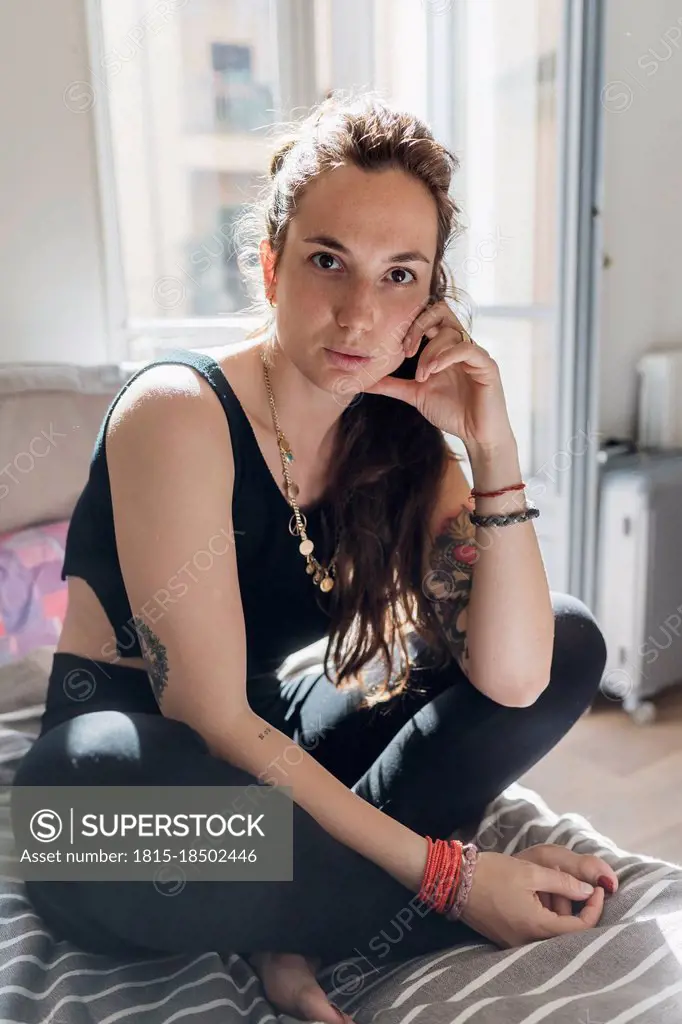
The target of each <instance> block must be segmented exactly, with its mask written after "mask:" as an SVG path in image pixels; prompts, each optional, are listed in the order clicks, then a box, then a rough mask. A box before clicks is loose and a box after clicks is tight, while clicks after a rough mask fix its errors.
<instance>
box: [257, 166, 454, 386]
mask: <svg viewBox="0 0 682 1024" xmlns="http://www.w3.org/2000/svg"><path fill="white" fill-rule="evenodd" d="M437 230H438V225H437V212H436V204H435V202H434V200H433V198H432V196H431V195H430V193H429V191H428V189H427V188H426V187H425V186H424V185H423V184H422V182H421V181H419V180H418V179H416V178H414V177H412V176H411V175H408V174H406V173H405V172H404V171H402V170H399V169H394V168H391V169H387V170H382V171H374V172H370V171H364V170H361V169H360V168H358V167H355V166H354V165H344V166H342V167H339V168H336V169H334V170H332V171H327V172H325V173H324V174H322V175H320V177H319V178H316V179H315V180H314V181H312V182H311V183H310V185H309V186H308V187H307V188H306V190H305V192H304V195H303V197H302V199H301V201H300V203H299V206H298V210H297V212H296V215H295V217H293V218H292V221H291V223H290V225H289V230H288V233H287V238H286V242H285V245H284V251H283V253H282V258H281V260H280V263H279V266H278V268H277V271H276V275H275V278H274V280H273V278H272V275H271V271H270V267H271V262H269V259H268V257H269V255H270V250H269V246H268V245H267V243H265V242H264V243H262V245H261V262H262V265H263V273H264V278H265V285H266V292H267V294H268V295H269V296H270V298H272V299H274V300H275V302H276V308H275V311H274V312H275V316H276V324H275V326H276V331H277V336H278V339H279V344H280V346H281V348H282V350H283V351H284V352H285V353H286V355H287V356H288V357H289V358H290V359H291V360H292V362H293V363H294V364H295V365H296V366H297V367H298V369H299V370H300V371H301V372H302V373H303V374H304V375H305V376H306V377H308V379H309V380H311V381H312V382H313V383H315V384H317V385H318V386H319V387H321V388H324V389H325V390H336V389H338V388H339V386H340V385H339V378H343V381H344V384H343V391H344V393H345V394H351V393H352V392H353V391H355V392H357V391H359V390H361V389H362V388H363V387H368V386H369V385H370V384H372V383H373V382H374V381H376V380H379V379H380V378H381V377H385V376H386V375H387V374H389V373H392V372H393V371H394V370H395V369H397V368H398V367H399V366H400V364H401V363H402V362H403V360H404V358H405V354H404V348H403V338H404V337H405V334H406V333H407V330H408V328H409V326H410V324H411V323H412V321H413V320H414V318H415V317H416V316H417V315H418V313H419V312H420V311H421V310H422V309H423V308H424V307H425V305H426V303H427V300H428V298H429V294H430V292H429V288H430V283H431V277H432V273H433V263H434V259H435V254H436V244H437ZM322 239H324V241H323V240H322ZM341 247H345V248H343V249H342V248H341ZM396 257H399V258H396ZM328 349H335V350H339V349H340V350H342V351H344V352H350V353H352V354H357V355H362V356H366V357H368V358H367V360H366V361H365V362H362V363H357V364H353V366H352V367H350V366H341V365H339V362H338V360H334V358H333V356H331V355H330V354H329V353H328V351H326V350H328Z"/></svg>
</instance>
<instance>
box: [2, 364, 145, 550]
mask: <svg viewBox="0 0 682 1024" xmlns="http://www.w3.org/2000/svg"><path fill="white" fill-rule="evenodd" d="M137 365H140V364H133V363H127V364H108V365H100V366H77V365H71V364H57V363H54V364H50V363H25V364H20V363H5V364H0V534H2V533H6V532H8V531H10V530H18V529H21V528H23V527H28V526H34V525H36V524H37V523H44V522H49V521H51V520H56V519H67V518H68V517H69V516H70V515H71V512H72V511H73V508H74V505H75V503H76V500H77V498H78V495H79V494H80V491H81V490H82V488H83V485H84V483H85V481H86V479H87V475H88V469H89V465H90V458H91V456H92V450H93V447H94V443H95V440H96V438H97V432H98V430H99V427H100V425H101V423H102V420H103V419H104V416H105V414H106V411H107V409H108V407H109V404H110V402H111V400H112V399H113V397H114V396H115V395H116V393H117V392H118V391H119V389H120V388H121V387H122V386H123V384H124V383H125V381H126V380H127V379H128V378H129V377H130V375H131V374H132V373H133V372H134V370H135V368H136V366H137Z"/></svg>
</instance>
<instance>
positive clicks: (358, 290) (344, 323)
mask: <svg viewBox="0 0 682 1024" xmlns="http://www.w3.org/2000/svg"><path fill="white" fill-rule="evenodd" d="M375 318H376V312H375V308H374V295H373V289H372V285H371V283H369V282H367V283H363V282H354V283H352V284H349V285H348V287H347V288H346V289H345V291H344V294H343V298H342V299H341V300H340V302H339V307H338V310H337V313H336V322H337V323H338V325H339V327H343V328H345V329H346V330H347V331H348V333H349V334H351V335H356V334H357V335H361V334H365V333H366V332H368V331H371V330H372V329H373V327H374V323H375Z"/></svg>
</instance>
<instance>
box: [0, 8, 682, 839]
mask: <svg viewBox="0 0 682 1024" xmlns="http://www.w3.org/2000/svg"><path fill="white" fill-rule="evenodd" d="M570 8H573V11H572V14H571V11H570ZM567 10H569V15H568V16H567ZM578 12H581V17H582V21H580V19H579V18H578ZM599 22H600V23H601V27H602V31H603V40H604V45H603V48H602V49H601V51H600V52H599V53H598V54H596V55H595V52H594V48H595V47H596V46H597V41H596V40H595V38H593V37H592V36H591V35H590V31H591V29H592V28H593V27H594V26H595V25H596V24H598V23H599ZM0 28H1V29H2V31H0V83H1V86H2V94H3V96H4V97H5V102H4V103H3V105H2V107H1V108H0V137H2V140H3V153H2V157H1V158H0V224H2V232H3V233H2V243H3V244H2V246H0V268H1V270H0V363H15V362H21V363H25V362H50V363H70V362H75V363H81V364H82V363H93V364H95V363H105V362H110V361H114V362H116V361H132V362H134V361H138V360H146V359H148V358H151V357H152V356H153V355H154V353H155V352H156V351H158V349H159V347H162V346H163V345H166V344H175V343H176V342H180V343H190V344H193V345H197V346H208V345H210V344H218V343H220V344H224V343H225V340H226V339H228V338H235V339H238V338H239V337H241V336H243V333H244V330H245V325H246V321H245V319H244V314H243V310H244V309H245V307H246V305H247V304H248V299H247V296H246V294H245V292H244V291H243V288H242V284H241V282H240V279H239V276H238V273H237V269H236V263H235V261H234V257H233V254H232V253H231V252H230V246H229V233H230V225H231V223H232V219H233V217H234V215H235V213H236V211H237V209H238V208H239V205H240V203H241V202H242V201H243V199H244V197H247V196H248V194H249V190H250V189H251V188H252V187H253V186H254V183H255V181H256V178H257V176H258V175H260V174H262V173H264V171H265V168H266V166H267V163H266V162H267V154H268V142H267V132H266V130H265V129H266V126H267V125H269V124H271V123H272V122H273V121H274V120H276V116H275V114H274V113H273V111H278V112H282V113H284V114H285V116H286V115H287V114H288V112H289V111H292V110H294V109H296V108H298V109H299V110H300V109H301V107H305V106H306V105H307V104H308V103H312V102H314V101H315V100H318V99H320V98H322V97H323V96H324V95H325V94H326V92H327V91H328V90H329V89H330V88H337V87H341V88H348V87H352V86H362V85H368V86H372V87H376V88H378V89H380V90H382V91H384V93H385V94H386V95H387V96H388V97H389V98H391V99H392V100H395V101H396V102H398V103H402V104H404V105H405V106H407V107H409V108H410V109H413V110H414V111H415V112H417V113H420V114H422V115H423V116H425V117H426V118H427V119H428V120H429V121H430V123H432V125H433V127H434V129H435V131H436V133H437V134H438V135H439V136H440V137H441V138H442V139H443V141H445V142H446V143H447V144H450V145H451V146H452V148H454V149H455V151H456V152H457V153H458V155H459V156H460V158H461V160H462V170H461V172H460V175H459V178H458V181H457V182H456V186H455V190H456V192H457V194H458V195H459V196H460V198H461V201H462V204H463V206H464V209H465V214H466V221H467V224H468V231H467V232H466V234H465V236H464V237H463V239H462V240H461V242H460V243H459V245H458V247H457V249H456V251H454V252H453V254H452V264H453V268H454V270H455V274H456V279H457V281H458V283H459V284H460V285H461V286H463V287H464V288H465V290H466V291H467V293H468V294H469V295H470V296H471V298H472V299H473V301H474V308H475V319H474V332H473V333H474V334H475V336H476V337H477V340H480V341H481V343H482V344H483V345H485V346H486V347H488V348H489V349H490V350H491V351H492V352H493V354H494V355H495V356H496V358H498V359H499V361H500V364H501V366H502V369H503V374H504V378H505V391H506V394H507V396H508V401H509V407H510V413H511V415H512V417H513V421H514V426H515V429H516V432H517V437H518V440H519V445H520V450H521V453H522V457H523V462H524V472H527V473H528V475H529V476H532V477H533V478H534V479H538V480H541V481H542V482H543V484H544V486H545V495H546V502H547V516H546V517H545V520H544V522H543V520H540V521H539V528H540V524H542V529H544V530H546V531H547V532H546V533H545V535H543V543H544V545H545V546H544V551H545V554H546V556H547V560H548V567H549V569H550V581H551V583H552V585H553V586H554V587H555V589H571V590H572V592H578V593H579V596H583V597H585V598H587V599H590V598H591V597H593V594H594V590H593V587H594V578H593V572H592V575H591V569H592V566H593V563H594V560H595V548H594V544H595V539H594V536H592V537H591V539H590V536H589V530H587V531H586V528H585V524H584V523H582V524H581V528H580V530H579V531H578V532H577V533H576V532H575V530H574V527H575V523H574V521H573V520H574V519H575V513H576V508H577V507H578V506H577V504H576V498H575V494H576V493H578V494H579V495H581V496H582V499H584V503H586V504H587V506H588V510H589V506H590V504H591V503H592V502H593V501H594V496H595V468H594V466H591V468H590V470H589V471H587V470H585V469H584V467H583V466H582V465H580V466H579V467H576V465H572V466H571V467H570V473H575V472H578V473H579V480H578V490H577V492H576V490H575V489H574V490H573V492H572V494H573V497H572V499H571V498H570V496H567V492H566V488H565V487H564V486H563V484H564V482H565V481H564V480H563V479H562V474H565V469H564V468H562V467H563V466H564V463H563V462H561V461H560V460H556V458H555V456H556V454H557V452H563V451H564V449H566V448H567V447H568V445H569V442H570V441H571V438H572V436H573V435H572V433H571V419H570V410H569V412H567V418H566V419H565V420H563V421H561V422H559V421H557V419H556V417H555V412H556V403H557V402H559V401H561V402H563V403H564V405H568V404H570V401H569V398H570V395H569V392H568V390H567V388H568V378H567V374H568V375H570V374H571V373H572V372H574V371H575V366H576V365H577V363H578V361H579V360H583V361H584V366H585V369H584V381H585V387H584V389H583V391H582V393H581V390H580V388H581V385H580V382H579V381H578V382H576V380H575V379H573V380H572V383H571V386H572V387H573V388H574V391H573V392H571V394H575V393H578V394H579V395H581V397H580V401H581V402H583V403H584V404H583V405H582V406H581V409H582V413H581V415H582V416H584V418H585V420H586V421H587V425H588V431H589V433H590V436H591V438H592V440H591V441H590V447H589V449H585V451H586V452H587V453H588V458H591V457H593V456H594V454H595V451H596V447H597V446H598V445H599V444H600V443H602V442H604V441H606V440H607V439H609V438H616V439H622V440H628V439H630V440H632V439H633V438H634V437H635V432H636V397H637V395H636V389H637V373H636V369H637V364H638V360H639V359H640V357H641V356H642V355H643V354H644V353H645V352H647V351H649V350H651V349H653V348H656V349H661V348H663V349H666V348H679V347H680V346H681V345H682V289H681V288H680V287H679V283H678V276H679V270H680V267H682V201H681V187H682V185H681V178H680V166H681V165H682V132H681V131H680V125H681V124H682V52H681V51H682V3H680V2H679V0H646V2H644V0H604V2H603V3H599V0H595V2H594V3H591V2H589V0H585V2H584V3H582V2H581V3H578V2H576V3H575V4H572V3H571V0H568V3H567V4H565V3H563V2H562V0H248V2H247V0H175V2H167V3H161V2H157V3H149V2H146V0H144V2H143V0H99V2H97V0H51V2H50V3H49V4H45V3H43V2H41V0H22V3H21V4H6V5H3V6H2V7H1V8H0ZM578 51H579V52H578ZM584 73H587V74H588V75H589V76H593V77H590V78H589V82H590V83H591V85H592V87H593V88H596V89H597V90H598V101H597V102H594V94H592V97H591V98H590V96H584V95H582V96H581V81H580V79H581V74H584ZM562 83H569V85H570V88H571V89H572V97H573V98H572V103H573V106H572V107H571V108H570V110H567V108H566V107H565V103H566V96H565V95H564V93H563V91H562ZM581 125H582V130H583V137H582V139H579V136H580V131H581ZM590 133H592V134H590ZM586 189H591V190H593V202H592V208H591V210H590V211H589V216H588V222H587V224H585V223H584V222H583V223H582V224H580V223H579V220H580V217H579V215H578V214H577V213H576V209H575V207H574V206H572V205H571V204H572V203H575V201H576V198H577V197H581V198H582V200H583V203H584V199H585V195H586V194H587V193H586V191H585V190H586ZM567 226H568V227H567ZM576 246H577V248H576ZM581 246H582V248H581ZM585 267H588V269H589V273H587V274H585ZM568 306H570V309H571V313H570V315H568V316H567V312H566V311H567V308H568ZM588 307H589V308H588ZM559 325H560V327H561V330H559V329H558V328H559ZM588 335H589V338H588ZM681 401H682V397H681ZM595 439H596V440H595ZM570 450H571V451H572V452H573V455H574V456H575V449H574V448H571V449H570ZM588 458H586V459H582V460H576V459H575V458H573V462H574V463H575V462H576V461H580V462H587V461H588ZM593 461H594V460H593ZM548 467H549V468H548ZM580 515H581V516H583V515H585V513H584V510H580ZM571 531H573V533H572V536H573V550H571V549H570V547H569V546H568V545H567V543H566V538H567V537H568V536H569V533H570V532H571ZM590 544H591V545H592V546H590ZM677 642H678V643H679V647H680V652H681V653H680V662H681V671H680V676H681V678H682V636H681V637H680V638H678V641H677ZM661 708H662V710H661V713H660V716H659V719H658V720H657V721H656V722H655V723H652V724H651V725H649V726H648V727H647V728H646V729H642V728H641V727H638V726H636V725H635V724H634V723H633V722H631V721H630V720H629V719H628V718H627V716H625V715H624V714H623V713H622V712H621V711H620V710H619V709H618V708H617V707H616V706H615V704H614V702H611V703H610V704H609V706H608V707H607V708H606V710H605V711H603V712H599V711H598V710H595V712H594V714H593V715H590V716H588V717H587V718H586V719H585V720H584V721H582V722H581V723H579V725H578V726H577V727H576V730H575V733H574V734H573V735H572V736H571V738H570V743H568V744H567V745H565V749H562V750H559V749H558V750H557V751H556V752H553V754H552V755H551V756H550V758H548V759H547V764H543V768H542V773H541V775H540V776H532V777H530V778H529V784H531V783H532V782H534V781H537V785H538V790H539V791H540V792H542V794H543V796H545V797H546V798H547V799H548V801H549V802H550V804H552V802H553V801H552V797H553V796H555V797H556V800H557V802H558V808H557V809H561V808H562V805H566V806H567V807H569V808H572V807H573V805H579V808H578V807H577V806H576V809H580V810H582V811H583V812H584V813H586V814H590V815H592V816H593V820H595V821H597V822H598V824H599V825H600V826H601V827H603V829H604V831H606V832H610V833H611V834H614V835H615V837H616V838H617V839H618V840H619V841H621V842H623V843H624V844H626V845H627V843H628V842H630V843H631V845H634V844H636V843H637V842H639V839H640V836H638V835H635V834H633V833H631V832H628V831H627V830H628V829H629V828H630V824H629V823H630V821H631V819H632V817H633V812H635V811H636V808H635V805H634V803H633V801H634V799H635V797H634V796H633V795H632V794H633V792H634V790H633V786H632V785H630V784H629V783H632V777H631V776H632V773H634V772H635V771H639V770H640V769H642V768H643V767H644V768H645V769H646V771H647V773H648V774H647V783H646V786H643V787H642V786H641V787H640V789H639V790H638V793H639V796H638V797H637V799H638V800H641V801H642V805H643V806H644V805H646V804H648V805H649V807H651V806H652V804H651V792H652V790H656V791H657V792H660V791H661V786H663V785H664V784H665V786H666V787H668V786H670V787H673V786H677V784H678V783H679V781H680V780H681V779H682V761H681V760H679V759H678V758H677V755H676V753H675V748H676V746H677V745H678V740H679V736H680V731H679V730H680V721H682V714H679V715H678V710H677V704H676V694H675V692H674V691H672V690H671V692H670V693H669V694H666V695H665V696H664V697H663V698H662V702H661ZM605 723H606V724H605ZM581 730H583V731H582V732H581ZM661 742H663V743H664V747H665V750H666V751H667V753H666V755H665V757H666V761H665V764H666V767H665V771H664V770H663V768H661V770H660V773H657V772H655V771H653V770H652V769H651V767H650V766H651V764H652V763H653V762H652V758H653V757H654V755H653V753H646V751H651V750H652V747H651V744H652V743H653V747H654V748H657V749H658V755H657V756H660V750H661ZM665 744H670V746H669V747H666V746H665ZM626 749H627V750H628V751H629V752H630V756H632V751H633V750H636V751H637V752H638V753H637V754H636V756H635V757H634V761H633V762H632V765H633V766H632V767H631V768H630V769H628V770H626V771H624V768H623V766H624V764H625V762H624V761H623V757H624V751H625V750H626ZM608 750H610V751H611V753H609V754H608V755H607V754H606V753H605V751H608ZM586 754H587V758H588V761H587V768H585V769H584V771H585V779H586V780H587V778H588V777H589V778H590V779H591V780H592V784H593V783H594V777H595V773H596V775H597V776H598V777H601V778H603V779H605V780H606V781H605V784H604V787H603V789H602V792H607V793H608V802H609V803H610V804H613V803H614V802H615V803H616V804H619V805H620V806H621V808H622V813H619V814H618V815H615V816H614V814H612V816H611V817H609V816H608V815H609V813H611V812H609V811H608V810H607V809H606V806H605V804H606V802H607V801H606V797H605V798H604V802H603V803H599V802H595V801H594V793H592V796H590V794H589V793H588V790H589V788H590V785H589V783H588V782H587V781H585V788H584V791H581V794H582V793H583V792H584V799H583V796H582V795H581V798H580V799H578V798H577V797H576V796H575V794H576V789H575V787H576V786H577V785H578V781H576V780H577V778H578V776H576V774H575V772H576V771H577V767H576V765H577V764H578V762H579V761H581V760H582V761H584V757H585V755H586ZM552 758H554V759H555V760H554V762H552V764H556V770H555V772H554V774H553V775H552V772H551V771H549V769H548V764H549V763H550V762H551V759H552ZM561 758H563V760H561ZM569 764H570V766H571V767H570V771H567V769H566V766H567V765H569ZM624 776H630V778H629V783H627V780H626V782H625V783H623V778H624ZM569 779H570V781H571V785H572V786H573V788H572V789H569V788H568V781H569ZM581 784H582V783H581ZM621 784H622V785H623V788H622V790H619V789H618V788H617V787H618V785H621ZM552 787H554V788H552ZM609 787H611V788H609ZM635 788H636V787H635ZM588 797H589V799H588ZM590 799H591V800H592V802H591V803H590ZM652 813H653V812H652ZM655 814H656V818H655V819H652V821H651V823H650V825H649V826H648V830H647V831H646V832H645V833H644V834H643V835H642V841H643V842H644V841H645V842H646V843H647V844H649V851H648V852H651V853H661V854H662V855H664V856H672V855H675V856H677V855H679V856H681V857H682V826H681V827H680V828H679V829H677V828H676V824H675V822H674V819H673V812H672V810H670V803H669V802H667V803H666V804H665V806H664V807H663V808H661V807H660V806H659V805H658V804H657V805H656V810H655ZM661 815H663V816H664V819H665V820H660V819H661ZM659 824H660V829H659V830H658V831H657V829H658V825H659ZM660 830H664V831H665V832H666V836H665V837H663V838H661V839H660V845H658V846H657V845H656V844H657V843H658V842H659V838H660V837H659V831H660ZM671 830H672V831H671Z"/></svg>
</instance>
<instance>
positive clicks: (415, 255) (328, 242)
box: [303, 235, 431, 263]
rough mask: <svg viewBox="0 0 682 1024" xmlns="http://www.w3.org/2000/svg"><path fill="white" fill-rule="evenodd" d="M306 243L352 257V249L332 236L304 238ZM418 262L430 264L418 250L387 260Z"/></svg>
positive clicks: (402, 253) (389, 261)
mask: <svg viewBox="0 0 682 1024" xmlns="http://www.w3.org/2000/svg"><path fill="white" fill-rule="evenodd" d="M303 241H304V242H314V243H316V244H317V245H324V246H326V247H327V249H336V250H337V252H342V253H345V254H346V255H347V256H350V255H352V254H351V251H350V249H349V248H348V247H347V246H345V245H344V244H343V243H342V242H339V240H338V239H337V238H332V237H331V236H330V235H313V236H312V237H310V238H304V239H303ZM416 260H419V261H421V262H422V263H430V262H431V260H430V259H428V258H427V257H426V256H425V255H424V254H423V253H422V252H419V250H417V249H413V250H410V251H409V252H397V253H395V255H394V256H389V257H388V259H387V260H386V262H387V263H413V262H415V261H416Z"/></svg>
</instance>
